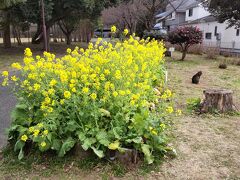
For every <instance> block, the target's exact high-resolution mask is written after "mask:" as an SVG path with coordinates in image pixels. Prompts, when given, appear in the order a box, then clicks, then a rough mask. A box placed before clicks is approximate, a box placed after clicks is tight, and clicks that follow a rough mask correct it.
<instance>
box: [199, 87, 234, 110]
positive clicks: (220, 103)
mask: <svg viewBox="0 0 240 180" xmlns="http://www.w3.org/2000/svg"><path fill="white" fill-rule="evenodd" d="M203 93H204V95H205V100H204V102H203V103H202V106H201V112H203V113H207V112H211V111H213V110H218V111H219V112H221V113H226V112H230V111H233V110H234V108H233V107H234V105H233V91H231V90H225V89H209V90H205V91H203Z"/></svg>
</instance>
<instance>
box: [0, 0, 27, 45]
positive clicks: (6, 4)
mask: <svg viewBox="0 0 240 180" xmlns="http://www.w3.org/2000/svg"><path fill="white" fill-rule="evenodd" d="M21 2H24V0H0V10H1V14H2V20H1V22H0V26H1V29H2V30H3V44H4V47H5V48H10V47H11V29H10V25H11V11H10V10H11V8H12V7H13V6H14V5H16V4H17V3H21Z"/></svg>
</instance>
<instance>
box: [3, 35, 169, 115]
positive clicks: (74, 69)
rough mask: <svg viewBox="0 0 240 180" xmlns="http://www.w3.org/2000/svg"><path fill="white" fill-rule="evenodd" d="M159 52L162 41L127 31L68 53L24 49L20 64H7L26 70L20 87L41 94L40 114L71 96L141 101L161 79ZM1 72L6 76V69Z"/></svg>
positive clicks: (143, 101)
mask: <svg viewBox="0 0 240 180" xmlns="http://www.w3.org/2000/svg"><path fill="white" fill-rule="evenodd" d="M164 51H165V48H164V46H163V44H162V43H159V42H157V41H152V42H149V41H148V40H141V41H139V40H138V39H137V38H135V37H133V36H131V37H130V39H129V40H128V41H124V42H123V43H119V42H118V43H116V44H115V45H114V46H113V45H112V44H111V43H108V42H105V41H102V39H98V41H97V42H96V44H95V45H93V44H91V43H90V44H89V48H88V49H87V50H86V51H85V50H83V49H79V48H78V47H76V48H75V49H74V50H73V51H72V50H71V49H67V53H68V54H67V55H66V56H64V57H63V58H61V59H59V58H55V55H54V54H51V53H47V52H44V57H40V56H37V57H36V59H34V57H33V56H32V52H31V50H30V49H29V48H27V49H26V50H25V58H24V66H21V65H20V64H19V63H14V64H12V67H13V68H15V69H18V70H22V71H23V72H24V73H23V74H25V75H26V77H25V79H24V80H23V81H22V82H21V88H23V89H24V90H25V91H26V92H27V93H28V96H29V97H37V96H39V94H41V96H42V97H41V99H42V101H41V109H42V110H43V111H45V113H46V115H47V114H48V113H51V112H53V111H54V107H55V106H59V105H63V104H64V102H65V101H67V100H71V99H74V98H76V97H79V98H80V99H84V98H89V99H91V100H92V101H96V100H98V101H99V102H101V103H105V102H107V101H112V98H114V99H118V100H121V99H124V98H126V97H127V99H124V100H127V101H129V103H130V104H131V105H132V106H139V105H144V106H146V105H148V101H149V97H148V94H149V95H151V94H153V93H150V92H151V91H152V89H151V87H153V83H154V82H155V81H157V80H160V81H161V80H162V79H163V78H162V77H160V76H162V75H163V74H159V72H161V70H160V69H158V68H157V67H160V64H161V63H163V52H164ZM2 75H3V76H5V77H6V78H7V77H8V72H6V71H4V72H3V73H2ZM12 80H14V81H17V78H16V77H12ZM4 83H5V84H6V83H7V81H5V82H4ZM148 92H149V93H148ZM167 94H168V95H167V96H170V95H169V92H167ZM163 96H165V95H163Z"/></svg>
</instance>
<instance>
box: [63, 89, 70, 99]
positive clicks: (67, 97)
mask: <svg viewBox="0 0 240 180" xmlns="http://www.w3.org/2000/svg"><path fill="white" fill-rule="evenodd" d="M64 97H65V98H66V99H70V98H71V93H70V92H69V91H65V92H64Z"/></svg>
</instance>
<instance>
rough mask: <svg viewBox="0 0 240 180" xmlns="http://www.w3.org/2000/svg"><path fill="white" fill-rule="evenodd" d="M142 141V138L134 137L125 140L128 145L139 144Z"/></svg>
mask: <svg viewBox="0 0 240 180" xmlns="http://www.w3.org/2000/svg"><path fill="white" fill-rule="evenodd" d="M142 140H143V139H142V137H136V138H134V139H128V140H126V142H128V143H131V142H134V143H136V144H141V143H142Z"/></svg>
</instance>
